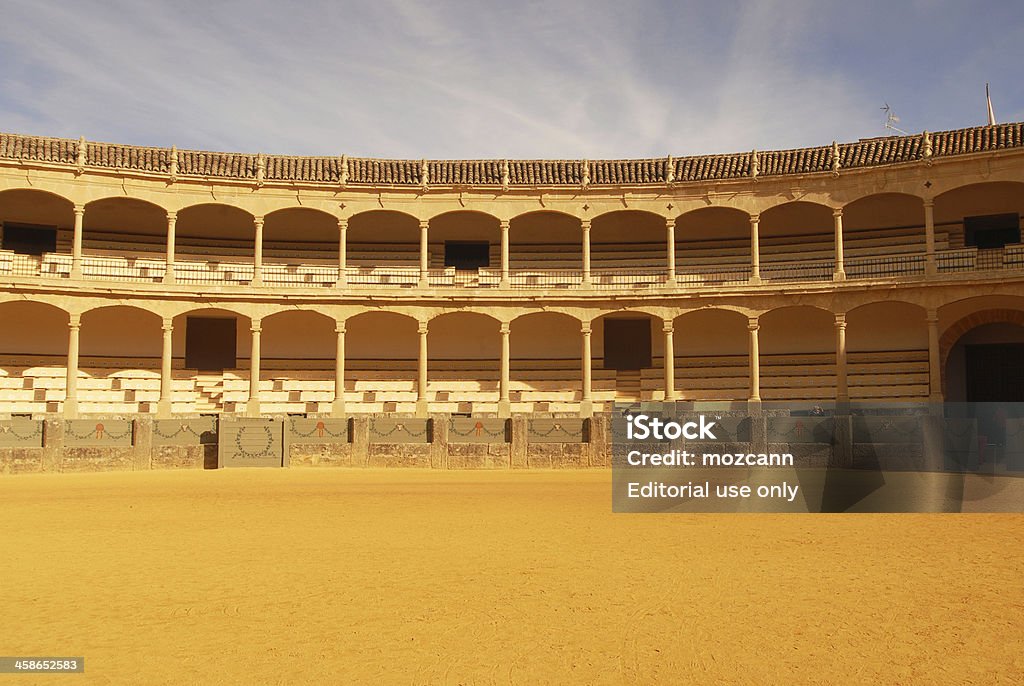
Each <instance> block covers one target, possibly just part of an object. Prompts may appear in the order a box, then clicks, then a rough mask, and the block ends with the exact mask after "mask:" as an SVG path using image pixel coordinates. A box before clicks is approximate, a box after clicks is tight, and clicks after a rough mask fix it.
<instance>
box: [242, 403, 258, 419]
mask: <svg viewBox="0 0 1024 686" xmlns="http://www.w3.org/2000/svg"><path fill="white" fill-rule="evenodd" d="M242 414H243V415H244V416H246V417H259V416H260V401H259V400H256V401H252V400H250V401H248V402H247V403H245V411H244V412H243V413H242Z"/></svg>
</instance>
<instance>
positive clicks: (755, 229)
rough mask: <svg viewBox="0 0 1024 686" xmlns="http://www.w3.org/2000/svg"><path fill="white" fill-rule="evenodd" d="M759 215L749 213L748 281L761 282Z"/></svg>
mask: <svg viewBox="0 0 1024 686" xmlns="http://www.w3.org/2000/svg"><path fill="white" fill-rule="evenodd" d="M760 223H761V215H760V214H752V215H750V283H753V284H758V283H761V234H760Z"/></svg>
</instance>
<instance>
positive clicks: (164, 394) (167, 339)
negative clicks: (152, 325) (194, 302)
mask: <svg viewBox="0 0 1024 686" xmlns="http://www.w3.org/2000/svg"><path fill="white" fill-rule="evenodd" d="M163 332H164V341H163V348H162V349H161V354H160V402H158V403H157V406H156V416H157V417H160V418H161V419H166V418H168V417H170V416H171V412H172V407H173V405H172V403H173V400H174V391H173V389H172V384H173V383H174V377H173V373H172V371H171V367H172V363H173V360H174V358H173V348H174V342H173V341H174V320H173V319H171V318H170V317H165V318H164V324H163Z"/></svg>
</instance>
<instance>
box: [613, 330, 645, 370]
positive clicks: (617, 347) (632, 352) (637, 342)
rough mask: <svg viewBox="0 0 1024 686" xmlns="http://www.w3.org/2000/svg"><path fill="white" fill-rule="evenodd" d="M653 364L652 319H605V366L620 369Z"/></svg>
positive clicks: (641, 367)
mask: <svg viewBox="0 0 1024 686" xmlns="http://www.w3.org/2000/svg"><path fill="white" fill-rule="evenodd" d="M650 366H651V320H650V319H605V320H604V368H605V369H615V370H618V371H627V370H637V369H647V368H649V367H650Z"/></svg>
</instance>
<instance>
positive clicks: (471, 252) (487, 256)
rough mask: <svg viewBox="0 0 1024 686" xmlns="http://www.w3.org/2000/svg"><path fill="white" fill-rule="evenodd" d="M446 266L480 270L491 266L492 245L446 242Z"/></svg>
mask: <svg viewBox="0 0 1024 686" xmlns="http://www.w3.org/2000/svg"><path fill="white" fill-rule="evenodd" d="M444 266H446V267H455V268H456V269H468V270H473V269H479V268H480V267H490V266H491V245H490V243H487V242H477V241H445V242H444Z"/></svg>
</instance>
